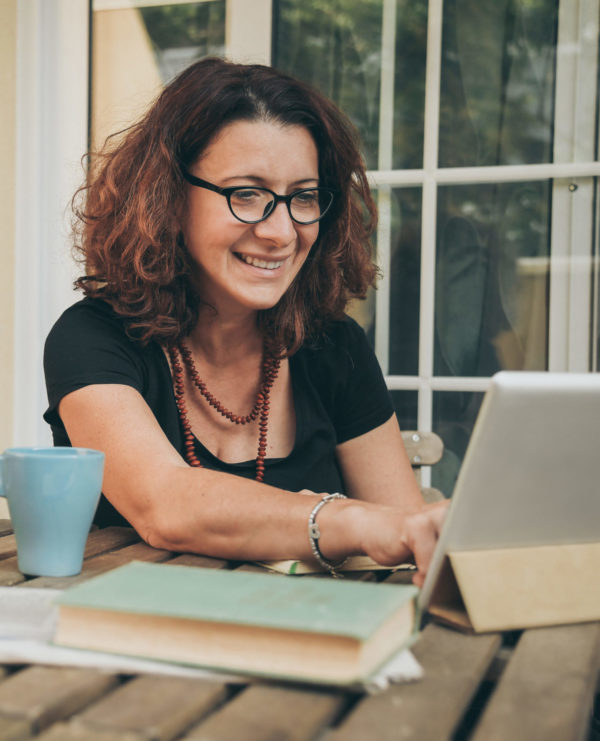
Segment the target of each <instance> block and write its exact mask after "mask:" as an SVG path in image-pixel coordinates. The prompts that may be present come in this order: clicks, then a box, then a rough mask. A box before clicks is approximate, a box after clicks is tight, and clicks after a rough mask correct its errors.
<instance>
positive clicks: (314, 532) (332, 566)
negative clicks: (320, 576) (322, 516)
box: [308, 492, 348, 577]
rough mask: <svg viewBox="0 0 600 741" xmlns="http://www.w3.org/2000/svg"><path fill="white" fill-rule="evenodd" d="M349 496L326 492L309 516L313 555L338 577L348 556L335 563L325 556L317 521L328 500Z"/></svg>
mask: <svg viewBox="0 0 600 741" xmlns="http://www.w3.org/2000/svg"><path fill="white" fill-rule="evenodd" d="M347 498H348V497H347V496H346V495H345V494H339V493H337V492H336V493H335V494H326V495H325V496H324V497H323V499H321V501H320V502H319V503H318V504H317V505H316V506H315V507H314V509H313V511H312V512H311V513H310V515H309V517H308V539H309V541H310V547H311V550H312V552H313V556H314V557H315V560H316V561H317V562H318V563H319V564H320V565H321V566H323V568H325V569H327V571H329V573H330V574H331V575H332V576H334V577H338V576H340V575H339V574H338V573H337V569H339V568H340V567H341V566H343V565H344V564H345V563H346V560H347V559H346V558H343V559H342V560H341V561H340V562H339V563H333V562H332V561H328V560H327V559H326V558H325V556H323V554H322V553H321V549H320V548H319V538H320V537H321V530H320V529H319V526H318V525H317V523H316V518H317V513H318V512H319V510H320V509H321V507H324V506H325V505H326V504H327V503H328V502H332V501H333V500H334V499H347Z"/></svg>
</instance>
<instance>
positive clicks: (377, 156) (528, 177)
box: [91, 0, 600, 495]
mask: <svg viewBox="0 0 600 741" xmlns="http://www.w3.org/2000/svg"><path fill="white" fill-rule="evenodd" d="M92 15H93V22H92V25H93V35H92V39H93V54H92V60H93V62H92V104H91V108H92V126H91V130H92V140H93V142H94V143H96V144H98V143H101V141H103V139H104V138H105V137H106V135H107V134H108V133H112V132H114V131H118V130H120V129H121V128H123V126H125V125H127V123H128V122H130V121H131V120H132V119H133V118H134V117H135V116H136V115H139V112H141V110H143V109H144V107H145V106H146V105H147V104H148V102H149V101H150V100H151V98H152V97H153V96H154V95H155V94H156V92H157V91H158V90H159V89H160V86H161V85H162V84H164V82H165V81H166V80H168V79H170V77H171V76H172V75H174V74H176V72H178V71H179V70H180V69H181V68H183V67H184V66H186V65H187V64H189V63H190V62H191V61H192V60H193V59H196V58H198V57H201V56H204V55H212V54H217V55H226V56H229V57H230V58H234V59H237V60H239V61H256V60H258V61H262V62H265V63H272V64H273V65H274V66H275V67H277V68H279V69H281V70H283V71H286V72H290V73H292V74H294V75H296V76H298V77H300V78H302V79H304V80H306V81H308V82H310V83H312V84H314V85H316V86H317V87H319V88H320V89H321V90H322V91H323V92H324V93H325V94H326V95H328V96H329V97H330V98H332V99H333V100H334V101H335V102H336V103H337V104H338V105H339V106H340V107H341V108H342V109H343V110H344V111H345V112H346V113H347V114H348V115H349V116H350V118H351V119H352V120H353V122H354V123H355V125H356V126H357V128H358V130H359V132H360V134H361V138H362V143H363V152H364V157H365V160H366V163H367V167H368V170H369V177H370V181H371V184H372V186H373V188H374V189H375V191H376V196H377V200H378V205H379V215H380V218H379V225H378V231H377V235H376V241H377V249H378V259H379V262H380V265H381V268H382V271H383V278H382V280H381V281H380V283H379V286H378V289H377V290H376V291H373V292H372V294H371V295H370V296H369V297H368V300H367V301H366V302H361V303H358V304H356V305H355V306H353V307H352V308H351V313H352V314H353V315H354V316H355V317H356V318H357V319H358V320H359V321H360V323H361V324H362V325H363V327H364V328H365V330H366V332H367V334H368V336H369V337H370V339H371V341H372V343H373V345H374V347H375V350H376V353H377V355H378V357H379V360H380V362H381V365H382V367H383V369H384V373H385V374H386V378H387V382H388V386H389V388H390V391H391V394H392V397H393V400H394V404H395V407H396V410H397V413H398V417H399V419H400V424H401V426H402V427H404V428H405V429H410V428H417V427H418V428H420V429H423V430H434V431H435V432H437V433H438V434H440V435H441V437H442V439H443V441H444V444H445V447H446V453H445V456H444V459H443V460H442V461H441V463H440V464H438V465H437V466H436V467H435V469H434V470H433V472H432V474H431V483H433V485H435V486H438V487H439V488H441V489H442V490H443V491H444V492H445V493H446V494H447V495H450V494H451V491H452V487H453V484H454V480H455V477H456V474H457V472H458V468H459V466H460V463H461V461H462V456H463V454H464V451H465V448H466V445H467V442H468V439H469V436H470V434H471V430H472V426H473V423H474V420H475V417H476V415H477V412H478V409H479V405H480V403H481V400H482V397H483V393H484V391H485V389H486V388H487V385H488V383H489V378H490V376H491V375H492V374H493V373H495V372H496V371H498V370H501V369H510V370H573V371H575V370H578V371H581V370H582V371H597V370H598V364H599V362H600V350H599V342H598V336H599V326H600V301H599V298H598V294H599V290H598V286H599V281H598V251H599V241H598V231H599V227H598V223H599V219H598V176H599V175H600V164H599V163H598V37H599V33H598V31H599V17H600V0H585V1H584V0H204V2H181V0H180V1H179V2H165V1H164V0H163V1H162V2H159V1H157V0H155V1H154V2H152V1H151V0H146V1H142V0H140V1H139V2H136V1H130V2H125V0H94V2H93V14H92ZM424 483H425V484H426V485H427V484H428V483H430V481H428V480H427V473H426V475H425V480H424Z"/></svg>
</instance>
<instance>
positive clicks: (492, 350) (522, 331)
mask: <svg viewBox="0 0 600 741" xmlns="http://www.w3.org/2000/svg"><path fill="white" fill-rule="evenodd" d="M549 218H550V185H549V182H548V181H543V182H531V183H497V184H493V185H464V186H446V187H442V188H440V189H439V195H438V232H437V253H436V285H435V338H434V373H435V375H441V376H491V375H492V374H493V373H495V372H496V371H498V370H502V369H506V370H545V369H546V368H547V354H548V255H549V234H548V228H549V225H548V222H549Z"/></svg>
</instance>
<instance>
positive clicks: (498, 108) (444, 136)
mask: <svg viewBox="0 0 600 741" xmlns="http://www.w3.org/2000/svg"><path fill="white" fill-rule="evenodd" d="M557 22H558V0H445V1H444V19H443V44H442V78H441V94H440V134H439V163H440V167H463V166H475V165H508V164H527V163H538V162H550V161H551V160H552V136H553V117H554V112H553V101H554V82H555V52H556V39H557Z"/></svg>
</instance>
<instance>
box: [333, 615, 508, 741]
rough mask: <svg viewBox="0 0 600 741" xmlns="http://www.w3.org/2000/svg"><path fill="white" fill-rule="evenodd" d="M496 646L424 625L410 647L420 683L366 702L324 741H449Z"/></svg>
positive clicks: (495, 640)
mask: <svg viewBox="0 0 600 741" xmlns="http://www.w3.org/2000/svg"><path fill="white" fill-rule="evenodd" d="M500 643H501V639H500V636H499V635H496V634H491V635H480V636H474V635H466V634H464V633H459V632H458V631H454V630H451V629H449V628H444V627H443V626H440V625H436V624H430V625H428V626H427V627H426V628H425V630H424V631H423V633H422V634H421V636H420V638H419V640H418V641H417V643H416V644H415V645H414V647H413V653H414V655H415V658H416V659H417V660H418V661H419V663H420V664H421V666H422V667H423V671H424V675H425V676H424V678H423V679H422V680H420V681H417V682H411V683H407V684H397V685H392V686H391V687H390V688H389V689H388V690H386V691H385V692H382V693H380V694H376V695H373V696H370V697H365V698H364V699H362V700H361V701H360V702H359V703H357V705H356V706H355V708H354V709H353V711H352V712H351V713H350V714H349V715H348V717H347V718H345V719H343V721H342V723H341V724H340V726H339V728H338V729H337V730H336V731H334V732H332V733H331V734H329V735H327V736H326V739H327V741H364V739H367V738H373V739H375V738H376V739H378V741H388V740H389V741H392V739H393V741H397V740H398V739H403V740H405V739H414V741H444V739H450V738H452V735H453V733H454V731H455V729H456V727H457V726H458V724H459V723H460V721H461V719H462V717H463V715H464V713H465V710H466V708H467V707H468V705H469V703H470V701H471V700H472V698H473V696H474V695H475V693H476V691H477V689H478V687H479V685H480V683H481V681H482V678H483V677H484V676H485V673H486V671H487V669H488V667H489V665H490V664H491V662H492V660H493V658H494V655H495V654H496V651H497V650H498V648H499V647H500Z"/></svg>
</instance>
